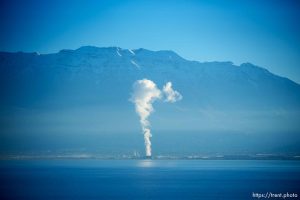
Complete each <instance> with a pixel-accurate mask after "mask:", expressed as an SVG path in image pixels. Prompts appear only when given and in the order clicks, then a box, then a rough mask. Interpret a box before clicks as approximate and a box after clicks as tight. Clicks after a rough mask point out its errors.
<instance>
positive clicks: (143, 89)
mask: <svg viewBox="0 0 300 200" xmlns="http://www.w3.org/2000/svg"><path fill="white" fill-rule="evenodd" d="M162 96H164V98H165V102H171V103H174V102H176V101H178V100H181V99H182V96H181V94H180V93H179V92H177V91H174V90H173V89H172V83H171V82H168V83H167V84H166V85H165V86H164V87H163V95H162V92H161V91H160V90H159V89H158V88H157V86H156V84H155V83H154V82H153V81H151V80H148V79H143V80H137V81H136V82H135V83H134V84H133V93H132V96H131V99H130V100H131V101H132V102H133V103H134V104H135V111H136V113H137V114H138V115H139V116H140V123H141V126H142V130H143V134H144V141H145V150H146V158H147V159H151V158H152V157H151V155H152V152H151V151H152V150H151V140H150V139H151V137H152V135H151V130H150V122H149V120H148V117H149V116H150V114H151V113H152V112H153V107H152V104H153V102H154V101H156V100H157V99H161V98H162Z"/></svg>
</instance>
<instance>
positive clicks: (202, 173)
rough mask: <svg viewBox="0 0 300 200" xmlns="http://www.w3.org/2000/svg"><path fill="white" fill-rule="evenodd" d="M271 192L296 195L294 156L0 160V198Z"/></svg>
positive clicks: (298, 171) (299, 173) (299, 189)
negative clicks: (261, 158) (268, 158)
mask: <svg viewBox="0 0 300 200" xmlns="http://www.w3.org/2000/svg"><path fill="white" fill-rule="evenodd" d="M270 192H271V193H272V194H280V193H281V194H282V195H286V194H287V193H288V194H291V193H294V194H298V197H297V198H296V197H289V198H285V199H300V198H299V195H300V162H299V161H221V160H220V161H203V160H190V161H189V160H50V161H49V160H48V161H42V160H31V161H29V160H27V161H26V160H24V161H0V193H1V194H0V199H1V200H2V199H3V200H4V199H26V200H27V199H41V200H47V199H72V200H75V199H83V200H86V199H139V200H142V199H172V200H173V199H183V200H184V199H204V200H210V199H225V200H226V199H228V200H229V199H230V200H232V199H239V200H242V199H258V198H256V197H253V193H255V194H267V193H268V194H270ZM282 197H283V196H282ZM260 199H264V198H260ZM270 199H283V198H278V197H277V198H275V197H274V198H270Z"/></svg>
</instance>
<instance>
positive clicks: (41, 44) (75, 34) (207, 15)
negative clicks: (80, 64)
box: [0, 0, 300, 83]
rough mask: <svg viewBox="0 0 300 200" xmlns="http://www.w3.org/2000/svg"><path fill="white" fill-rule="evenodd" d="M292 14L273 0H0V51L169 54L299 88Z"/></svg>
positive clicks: (299, 58)
mask: <svg viewBox="0 0 300 200" xmlns="http://www.w3.org/2000/svg"><path fill="white" fill-rule="evenodd" d="M299 9H300V3H297V1H275V0H274V1H270V0H269V1H258V0H249V1H235V0H232V1H225V0H224V1H217V0H210V1H193V0H182V1H180V0H179V1H168V0H166V1H156V0H152V1H146V0H143V1H142V0H141V1H134V0H133V1H127V0H123V1H121V0H119V1H117V0H112V1H100V0H99V1H96V0H95V1H92V0H81V1H79V0H74V1H71V0H65V1H58V0H52V1H46V0H44V1H43V0H41V1H38V0H23V1H21V0H19V1H16V0H2V1H1V6H0V20H1V21H0V27H1V32H0V51H25V52H32V51H37V52H40V53H52V52H57V51H59V50H60V49H66V48H67V49H76V48H78V47H80V46H83V45H94V46H119V47H122V48H131V49H135V48H140V47H142V48H146V49H151V50H162V49H169V50H174V51H176V52H177V53H178V54H180V55H181V56H183V57H184V58H187V59H191V60H199V61H233V62H234V63H235V64H240V63H243V62H251V63H254V64H256V65H259V66H262V67H265V68H267V69H269V70H270V71H271V72H273V73H276V74H279V75H281V76H285V77H288V78H290V79H292V80H294V81H296V82H298V83H300V65H299V63H300V37H299V35H300V12H299Z"/></svg>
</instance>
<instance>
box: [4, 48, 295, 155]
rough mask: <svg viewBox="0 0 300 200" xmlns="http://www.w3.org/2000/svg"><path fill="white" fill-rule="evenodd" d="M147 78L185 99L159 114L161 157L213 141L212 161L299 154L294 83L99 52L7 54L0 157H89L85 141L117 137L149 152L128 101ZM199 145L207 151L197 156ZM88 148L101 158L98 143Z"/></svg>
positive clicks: (250, 72)
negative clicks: (216, 155) (68, 151)
mask: <svg viewBox="0 0 300 200" xmlns="http://www.w3.org/2000/svg"><path fill="white" fill-rule="evenodd" d="M283 67H284V66H283ZM143 78H147V79H150V80H152V81H154V82H155V83H157V85H158V87H159V88H161V87H162V86H163V85H164V84H165V83H166V82H167V81H171V82H172V84H173V87H174V89H175V90H177V91H179V92H180V93H181V94H182V96H183V99H182V101H180V102H176V103H174V104H165V103H163V102H156V103H154V105H153V106H154V109H155V112H154V113H153V114H152V116H151V117H150V121H151V124H152V129H153V130H154V133H153V135H154V138H156V139H154V138H153V139H154V142H155V141H156V140H157V141H156V145H157V146H158V147H159V148H158V147H157V148H158V149H160V151H161V152H176V151H179V150H178V149H176V148H177V146H180V148H182V149H187V150H186V151H188V152H189V151H200V150H199V148H200V147H199V148H198V146H201V151H206V150H207V149H205V148H204V147H205V146H207V148H208V149H209V148H210V147H212V146H214V145H209V144H206V143H207V142H208V141H210V142H216V146H215V147H213V148H212V149H210V150H208V151H212V152H220V151H221V152H224V151H225V152H226V151H228V152H247V151H252V152H256V151H257V152H262V151H263V152H264V151H267V152H272V151H276V152H300V151H299V148H298V146H299V145H298V144H299V141H300V139H299V134H298V133H299V131H300V126H299V121H300V113H299V111H300V85H299V84H297V83H295V82H293V81H291V80H289V79H288V78H284V77H281V76H278V75H275V74H273V73H271V72H269V71H268V70H266V69H264V68H262V67H259V66H255V65H253V64H251V63H243V64H241V65H239V66H237V65H235V64H233V63H232V62H199V61H190V60H186V59H184V58H182V57H181V56H179V55H178V54H176V53H175V52H173V51H169V50H162V51H150V50H147V49H142V48H141V49H135V50H130V49H122V48H119V47H107V48H99V47H93V46H84V47H80V48H79V49H76V50H61V51H59V52H58V53H52V54H38V53H23V52H16V53H9V52H0V90H1V98H0V104H1V105H0V107H1V111H0V125H1V136H0V137H1V139H2V141H3V142H2V145H1V146H2V147H1V150H2V151H3V152H4V151H10V150H17V149H18V150H22V149H23V150H26V149H30V148H29V147H34V148H42V149H43V148H44V146H45V145H43V144H45V143H46V141H52V143H51V144H53V146H57V148H79V147H84V148H88V147H89V144H92V143H93V142H94V141H89V142H86V143H84V144H82V143H80V141H82V138H84V137H86V136H88V137H90V138H95V137H96V136H97V137H100V138H98V139H97V140H99V141H106V140H105V139H103V138H104V135H105V137H108V136H107V135H110V134H111V135H113V136H112V137H114V138H115V139H107V140H110V143H114V142H115V141H116V140H118V139H117V138H118V137H117V136H116V135H118V134H123V133H124V134H123V135H122V136H121V137H120V138H123V137H127V136H126V135H128V138H133V137H136V138H135V139H133V140H136V141H139V138H141V140H140V142H141V143H142V144H143V142H142V136H141V135H140V134H138V133H139V132H140V125H139V122H138V120H139V119H138V116H137V115H136V113H135V111H134V105H133V104H132V103H131V102H130V101H129V99H130V95H131V92H132V85H133V83H134V82H135V81H136V80H139V79H143ZM155 133H156V134H155ZM189 134H190V135H193V136H191V137H188V138H190V139H188V138H187V139H184V140H182V137H183V135H189ZM95 135H96V136H95ZM160 135H161V136H160ZM195 135H196V136H195ZM102 136H103V138H102V139H101V137H102ZM159 136H160V137H161V138H165V139H164V140H163V141H164V142H162V141H160V140H159ZM109 137H110V136H109ZM184 137H185V136H184ZM195 137H197V138H198V140H197V139H196V140H197V141H199V143H195V142H194V143H195V144H194V146H195V147H193V148H194V150H192V149H189V148H188V147H187V146H186V145H188V144H190V143H191V142H192V143H193V141H189V140H191V138H195ZM212 137H213V138H214V139H212ZM45 138H46V139H45ZM54 138H55V139H54ZM58 138H59V139H58ZM80 138H81V139H80ZM170 138H175V139H174V141H175V140H176V138H177V140H176V141H175V142H172V139H171V141H170ZM199 138H201V140H200V139H199ZM260 138H264V139H263V140H264V141H263V142H261V141H260ZM267 138H268V139H269V140H270V141H267V142H266V141H265V140H268V139H267ZM36 140H38V141H40V145H39V144H38V143H37V142H36ZM125 140H126V139H124V141H125ZM133 140H131V141H133ZM72 141H76V142H72ZM112 141H113V142H112ZM248 141H250V143H251V141H252V143H251V145H248V146H247V143H248ZM119 142H120V141H119ZM161 142H162V143H161ZM264 142H265V144H268V145H267V146H264V144H263V143H264ZM102 143H103V142H102ZM102 143H101V142H100V143H99V144H100V146H101V144H102ZM117 143H118V142H117ZM129 143H130V141H129ZM29 144H30V145H29ZM64 144H66V145H64ZM168 145H169V147H170V148H169V149H166V148H167V147H166V146H168ZM172 145H173V146H172ZM245 145H246V146H245ZM46 146H47V145H46ZM48 146H49V145H48ZM90 146H94V147H95V148H100V149H101V147H99V146H98V144H97V143H95V142H94V143H93V145H90ZM104 146H105V145H104ZM119 146H122V145H121V144H119ZM123 146H126V148H129V149H135V148H142V147H141V146H138V147H134V146H130V145H128V144H126V145H123ZM171 146H172V147H171ZM154 147H155V144H154ZM244 147H245V149H244ZM47 148H50V149H51V145H50V146H49V147H47ZM124 148H125V147H124ZM197 148H198V150H197ZM170 149H172V150H170ZM110 150H111V149H110Z"/></svg>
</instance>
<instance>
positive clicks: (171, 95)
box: [163, 82, 182, 103]
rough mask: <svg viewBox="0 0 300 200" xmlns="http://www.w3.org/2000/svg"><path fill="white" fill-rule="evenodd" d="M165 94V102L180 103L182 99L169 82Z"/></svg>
mask: <svg viewBox="0 0 300 200" xmlns="http://www.w3.org/2000/svg"><path fill="white" fill-rule="evenodd" d="M163 92H164V94H165V96H166V99H165V101H166V102H171V103H174V102H176V101H180V100H181V99H182V96H181V94H180V93H179V92H177V91H175V90H173V88H172V83H171V82H167V83H166V85H165V86H164V87H163Z"/></svg>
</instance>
